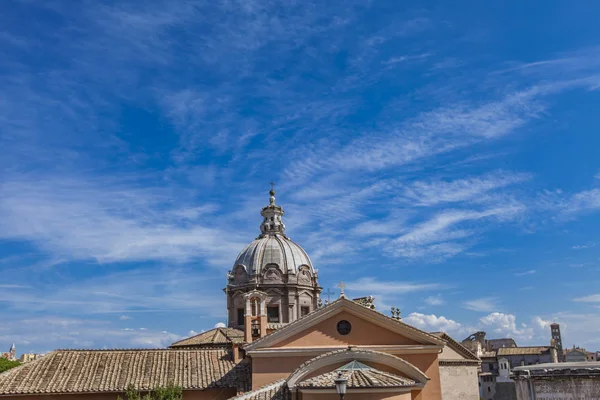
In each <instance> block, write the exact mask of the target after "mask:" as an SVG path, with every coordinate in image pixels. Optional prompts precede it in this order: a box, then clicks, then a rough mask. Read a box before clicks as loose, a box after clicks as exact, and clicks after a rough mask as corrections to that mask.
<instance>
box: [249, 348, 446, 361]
mask: <svg viewBox="0 0 600 400" xmlns="http://www.w3.org/2000/svg"><path fill="white" fill-rule="evenodd" d="M345 348H347V346H339V347H275V348H267V349H257V350H249V351H247V352H246V354H248V355H249V356H251V357H252V358H263V357H294V356H318V355H319V354H323V353H327V352H330V351H335V350H341V349H345ZM353 348H356V349H357V350H373V351H380V352H384V353H389V354H394V355H402V354H437V353H439V352H440V350H441V349H442V348H443V346H438V345H376V346H353Z"/></svg>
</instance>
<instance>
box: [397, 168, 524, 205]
mask: <svg viewBox="0 0 600 400" xmlns="http://www.w3.org/2000/svg"><path fill="white" fill-rule="evenodd" d="M529 179H531V175H529V174H524V173H511V172H504V171H496V172H492V173H489V174H485V175H483V176H478V177H472V178H466V179H456V180H437V181H433V180H430V181H417V182H413V183H411V184H410V185H407V187H406V189H405V191H404V194H403V196H402V197H403V198H402V200H403V201H406V202H407V203H410V204H413V205H420V206H434V205H437V204H442V203H460V202H473V201H476V202H479V201H481V198H482V196H484V195H486V194H487V193H489V192H491V191H494V190H497V189H501V188H504V187H507V186H511V185H515V184H518V183H523V182H525V181H527V180H529Z"/></svg>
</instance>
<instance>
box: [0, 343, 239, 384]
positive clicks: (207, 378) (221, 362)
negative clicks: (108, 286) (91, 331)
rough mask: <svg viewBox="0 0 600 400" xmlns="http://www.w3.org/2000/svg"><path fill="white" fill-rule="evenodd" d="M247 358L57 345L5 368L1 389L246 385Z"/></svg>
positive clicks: (200, 352)
mask: <svg viewBox="0 0 600 400" xmlns="http://www.w3.org/2000/svg"><path fill="white" fill-rule="evenodd" d="M249 380H250V371H249V366H248V364H247V363H246V362H241V363H239V364H235V363H234V362H233V361H232V360H231V357H230V355H229V352H228V351H227V350H226V349H215V350H200V349H198V350H168V349H161V350H57V351H54V352H52V353H50V354H48V355H46V356H45V357H42V358H40V359H38V360H35V361H31V362H29V363H27V364H24V365H22V366H19V367H17V368H13V369H11V370H9V371H6V372H4V373H2V374H0V395H10V394H13V395H15V394H46V393H55V394H57V393H90V392H123V391H124V390H125V389H126V388H127V386H128V385H129V384H134V385H135V386H136V388H137V389H138V390H148V389H153V388H155V387H157V386H161V385H166V384H169V383H174V384H176V385H179V386H181V387H183V389H206V388H212V387H217V388H219V387H222V388H225V387H234V388H237V389H238V390H246V389H247V388H248V383H249Z"/></svg>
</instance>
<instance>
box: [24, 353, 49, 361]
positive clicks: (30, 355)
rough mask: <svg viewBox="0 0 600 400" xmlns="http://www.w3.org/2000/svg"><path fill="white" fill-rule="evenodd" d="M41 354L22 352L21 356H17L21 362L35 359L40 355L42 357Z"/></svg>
mask: <svg viewBox="0 0 600 400" xmlns="http://www.w3.org/2000/svg"><path fill="white" fill-rule="evenodd" d="M43 356H44V355H43V354H37V353H23V354H21V357H19V361H21V362H22V363H26V362H29V361H33V360H37V359H38V358H40V357H43Z"/></svg>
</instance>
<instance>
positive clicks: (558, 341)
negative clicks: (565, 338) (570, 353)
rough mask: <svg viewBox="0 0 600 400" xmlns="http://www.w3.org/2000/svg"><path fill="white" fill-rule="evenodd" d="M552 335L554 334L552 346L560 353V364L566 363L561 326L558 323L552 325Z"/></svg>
mask: <svg viewBox="0 0 600 400" xmlns="http://www.w3.org/2000/svg"><path fill="white" fill-rule="evenodd" d="M550 333H551V334H552V344H553V345H554V347H556V351H557V352H558V362H563V361H565V357H564V354H563V345H562V337H561V335H560V325H559V324H557V323H556V322H555V323H553V324H550Z"/></svg>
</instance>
